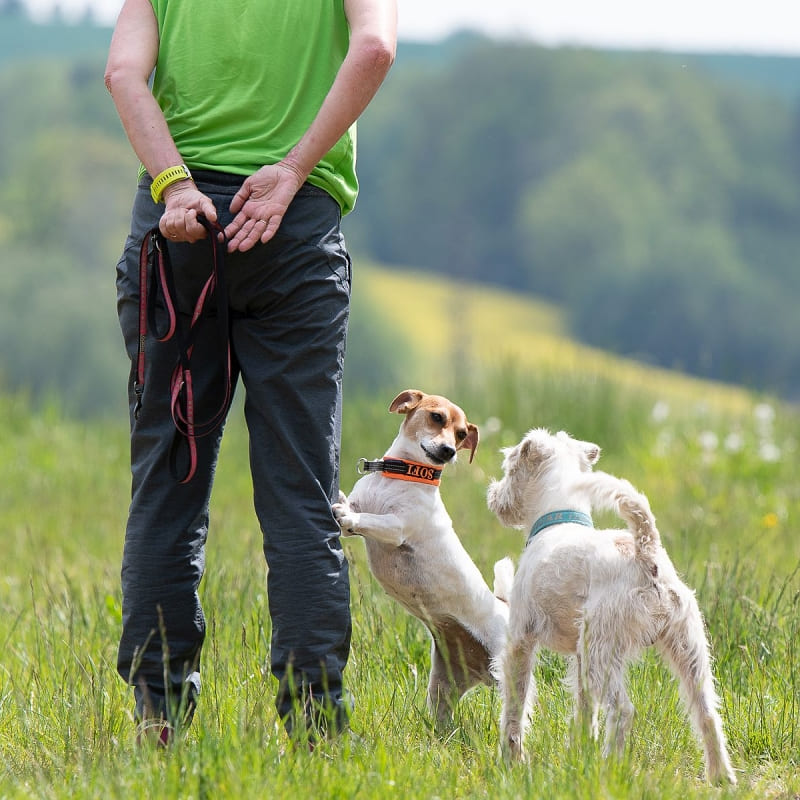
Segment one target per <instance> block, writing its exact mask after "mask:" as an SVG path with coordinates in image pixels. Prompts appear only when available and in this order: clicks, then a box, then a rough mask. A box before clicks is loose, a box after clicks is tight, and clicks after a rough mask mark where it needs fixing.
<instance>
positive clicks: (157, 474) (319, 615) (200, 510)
mask: <svg viewBox="0 0 800 800" xmlns="http://www.w3.org/2000/svg"><path fill="white" fill-rule="evenodd" d="M195 179H196V182H197V185H198V187H199V188H200V190H201V191H203V192H204V193H206V194H208V195H209V196H210V197H211V199H212V200H213V201H214V203H215V205H216V207H217V210H218V214H219V222H220V223H221V224H222V225H223V226H224V225H226V224H227V222H228V221H229V220H230V218H231V215H230V212H229V211H228V208H229V205H230V201H231V198H232V197H233V195H234V194H235V192H236V191H237V189H238V188H239V185H240V184H241V181H242V178H241V177H237V176H231V175H225V174H221V173H202V172H201V173H198V174H196V175H195ZM162 210H163V206H156V205H155V204H154V203H153V201H152V200H151V198H150V194H149V178H148V177H147V176H145V177H144V179H143V180H142V182H141V183H140V185H139V188H138V192H137V195H136V199H135V202H134V208H133V215H132V224H131V233H130V235H129V237H128V239H127V242H126V245H125V250H124V253H123V255H122V258H121V259H120V262H119V264H118V266H117V297H118V311H119V319H120V325H121V328H122V333H123V336H124V340H125V346H126V349H127V352H128V355H129V356H130V358H131V365H132V369H131V377H132V378H133V376H134V375H135V360H136V354H137V346H138V295H139V288H138V284H139V276H138V257H139V247H140V245H141V241H142V237H143V236H144V235H145V232H146V231H147V230H148V229H149V228H151V227H152V226H154V225H156V224H157V223H158V220H159V217H160V214H161V212H162ZM339 223H340V212H339V207H338V205H337V203H336V202H335V201H334V200H333V199H332V198H331V197H330V196H329V195H328V194H327V193H326V192H324V191H322V190H321V189H317V188H315V187H313V186H310V185H308V184H306V185H305V186H303V187H302V188H301V190H300V192H299V193H298V195H297V196H296V198H295V200H294V201H293V203H292V204H291V206H290V207H289V209H288V210H287V213H286V216H285V217H284V220H283V223H282V225H281V227H280V229H279V231H278V233H277V235H276V236H275V238H274V239H273V240H272V241H270V242H268V243H267V244H266V245H260V244H259V245H257V246H256V247H255V248H254V249H253V250H251V251H249V252H247V253H235V254H231V255H228V256H227V257H226V259H225V270H226V272H225V275H226V280H227V284H228V293H229V307H230V314H231V344H232V350H233V362H234V364H233V371H234V382H238V378H239V376H241V379H242V383H243V386H244V390H245V405H244V408H245V418H246V422H247V427H248V433H249V437H250V469H251V473H252V479H253V487H254V489H253V492H254V503H255V510H256V514H257V516H258V520H259V522H260V525H261V530H262V532H263V546H264V555H265V557H266V562H267V566H268V577H267V587H268V597H269V611H270V616H271V620H272V639H271V652H270V665H271V669H272V672H273V674H274V675H275V677H276V678H277V679H278V681H279V691H278V695H277V699H276V705H277V708H278V712H279V713H280V715H281V718H283V719H284V720H286V721H287V724H288V725H290V726H291V724H292V721H293V719H294V717H293V715H291V712H292V710H293V708H297V706H296V703H297V702H307V701H308V699H309V697H313V698H314V699H315V700H323V704H324V706H325V709H326V712H327V713H329V712H331V711H332V712H333V713H334V714H335V715H336V717H337V720H336V721H337V723H340V722H342V721H343V720H344V717H345V716H346V713H347V709H346V703H345V699H344V693H343V688H342V671H343V669H344V667H345V664H346V662H347V658H348V654H349V648H350V634H351V623H350V608H349V581H348V570H347V561H346V559H345V557H344V554H343V552H342V549H341V544H340V540H339V528H338V526H337V524H336V522H335V520H334V518H333V515H332V513H331V509H330V504H331V502H334V501H335V500H336V498H337V494H338V489H339V468H338V465H339V446H340V439H341V400H342V368H343V360H344V349H345V338H346V331H347V319H348V312H349V299H350V278H351V275H350V259H349V256H348V254H347V251H346V249H345V245H344V239H343V237H342V235H341V233H340V227H339ZM170 254H171V258H172V263H173V267H174V272H175V280H176V284H177V287H176V293H177V295H178V307H179V309H180V311H181V313H182V315H184V314H186V313H189V312H190V310H191V307H192V306H193V304H194V302H195V299H196V297H197V294H198V292H199V290H200V287H201V286H202V284H203V283H204V281H205V279H206V278H207V276H208V274H209V272H210V268H211V267H210V265H211V253H210V246H209V244H208V242H198V243H196V244H192V245H189V244H176V245H171V246H170ZM211 314H212V315H213V309H211ZM215 323H216V320H214V319H209V320H208V321H207V322H206V321H205V320H204V321H203V322H202V323H200V326H201V327H200V329H199V334H198V339H197V344H196V345H195V355H194V356H193V379H194V386H195V388H194V391H195V399H196V403H197V405H198V410H197V419H198V420H202V419H204V418H205V417H206V416H207V414H209V413H211V412H212V411H213V410H214V409H215V408H216V407H217V405H218V403H219V401H220V393H221V392H222V386H221V383H222V381H223V366H224V362H223V353H222V351H221V349H220V347H219V345H218V342H217V341H216V340H218V338H219V334H218V332H217V327H216V324H215ZM183 324H184V325H186V326H188V320H186V319H185V318H184V320H183ZM146 352H147V362H146V364H147V372H146V377H145V388H144V396H143V399H142V400H143V405H142V409H141V412H140V414H139V415H138V418H136V419H135V418H134V415H133V407H134V403H135V398H134V396H133V391H132V389H131V391H130V392H129V401H130V408H131V470H132V496H131V506H130V512H129V517H128V523H127V528H126V533H125V547H124V554H123V561H122V594H123V605H122V614H123V628H122V637H121V641H120V646H119V653H118V669H119V672H120V674H121V675H122V677H123V678H124V679H125V680H126V681H127V682H128V683H130V684H131V685H133V686H134V687H135V697H136V712H137V716H138V717H139V718H140V719H141V718H144V717H149V716H163V717H165V718H167V719H170V720H172V721H175V722H177V721H178V720H177V719H175V716H176V714H177V713H178V712H177V703H178V702H179V701H181V699H182V700H183V703H182V708H181V711H180V713H181V714H187V713H188V715H189V716H190V715H191V713H192V712H193V710H194V706H195V702H196V697H197V694H198V692H199V690H200V651H201V648H202V645H203V639H204V636H205V619H204V616H203V610H202V607H201V605H200V600H199V597H198V586H199V584H200V580H201V578H202V576H203V570H204V566H205V543H206V536H207V533H208V519H209V511H208V506H209V498H210V494H211V486H212V481H213V477H214V470H215V465H216V459H217V455H218V452H219V444H220V440H221V437H222V429H221V428H220V429H219V430H218V431H217V432H216V433H214V434H212V435H210V436H207V437H205V438H202V439H200V440H199V441H198V468H197V474H196V475H195V477H194V478H193V479H192V480H191V482H190V483H188V484H187V485H180V484H179V483H178V482H177V481H176V479H175V478H174V477H173V475H172V474H171V472H170V466H169V452H170V446H171V443H172V440H173V435H174V425H173V422H172V419H171V416H170V396H169V380H170V376H171V374H172V370H173V368H174V366H175V363H176V358H177V350H176V348H175V344H174V343H173V342H165V343H158V342H155V341H153V339H152V337H148V342H147V351H146ZM132 384H133V380H131V386H132ZM230 533H233V532H230ZM167 648H168V649H167ZM166 652H168V658H165V653H166ZM165 661H167V662H168V663H166V664H165ZM165 675H166V676H167V677H166V680H165ZM165 684H166V685H165Z"/></svg>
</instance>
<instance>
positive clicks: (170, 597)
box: [117, 184, 224, 721]
mask: <svg viewBox="0 0 800 800" xmlns="http://www.w3.org/2000/svg"><path fill="white" fill-rule="evenodd" d="M159 216H160V211H159V207H157V206H156V205H155V204H154V203H153V202H152V200H151V199H150V196H149V191H148V189H147V186H146V185H144V184H143V185H142V186H140V188H139V191H138V192H137V196H136V200H135V202H134V210H133V219H132V225H131V233H130V236H129V237H128V241H127V243H126V247H125V252H124V254H123V257H122V259H121V260H120V262H119V264H118V267H117V292H118V312H119V319H120V326H121V328H122V333H123V338H124V340H125V346H126V349H127V352H128V355H129V357H130V359H131V381H130V383H129V403H130V422H131V475H132V486H131V505H130V510H129V516H128V522H127V526H126V531H125V545H124V552H123V559H122V571H121V578H122V598H123V603H122V616H123V620H122V636H121V640H120V645H119V651H118V663H117V667H118V670H119V672H120V674H121V675H122V677H123V678H124V679H125V680H126V681H127V682H128V683H130V684H131V685H133V686H134V687H135V696H136V714H137V716H138V717H139V718H140V719H141V718H146V717H164V718H165V719H169V720H170V721H177V720H175V719H174V717H175V715H176V714H178V713H179V714H180V715H185V714H186V713H187V712H188V714H189V715H190V714H191V712H192V710H193V708H194V704H195V700H196V696H197V694H198V693H199V691H200V671H199V662H200V652H201V648H202V645H203V640H204V637H205V619H204V616H203V609H202V607H201V605H200V599H199V597H198V592H197V590H198V586H199V584H200V580H201V578H202V576H203V571H204V568H205V544H206V537H207V533H208V504H209V498H210V494H211V485H212V481H213V474H214V468H215V465H216V460H217V454H218V451H219V444H220V440H221V436H222V429H221V428H220V429H219V430H218V431H217V432H215V433H214V434H212V435H211V436H208V437H204V438H201V439H199V440H198V466H197V473H196V476H195V477H194V478H193V479H192V481H191V482H190V483H188V484H187V485H181V484H180V483H178V481H177V480H176V479H175V477H174V475H173V474H172V471H171V469H170V450H171V447H172V444H173V439H174V436H175V426H174V424H173V421H172V416H171V407H170V406H171V403H170V391H169V383H170V378H171V375H172V371H173V368H174V367H175V364H176V362H177V349H176V345H175V343H174V342H172V341H169V342H164V343H159V342H156V341H154V339H153V337H152V336H149V337H148V341H147V350H146V373H145V381H144V395H143V398H142V408H141V411H140V413H139V415H138V418H134V415H133V407H134V402H135V397H134V396H133V390H132V384H133V377H134V375H135V368H136V355H137V349H138V335H139V330H138V313H139V312H138V298H139V275H138V256H139V247H140V244H141V241H142V238H143V236H144V235H145V233H146V232H147V230H148V229H149V228H151V227H152V226H153V225H155V224H157V222H158V219H159ZM170 252H171V254H172V256H173V263H174V267H175V278H176V282H177V283H178V284H179V285H180V287H181V289H180V290H179V291H178V293H179V295H181V298H180V302H179V303H178V308H179V313H180V316H181V324H182V325H184V327H185V328H188V324H189V319H188V318H187V317H188V314H187V312H188V311H189V308H188V307H187V299H186V298H188V297H190V296H196V295H197V292H198V291H199V288H198V287H199V284H202V282H203V280H204V279H205V277H207V275H208V274H209V269H210V248H207V246H206V245H205V244H199V245H180V244H179V245H174V246H172V245H170ZM196 262H199V263H196ZM184 295H185V296H184ZM218 338H219V337H218V333H217V328H216V324H215V320H214V319H209V320H203V321H202V322H201V323H200V327H199V328H198V337H197V344H196V345H195V352H196V353H197V354H198V356H197V357H196V358H195V359H194V364H193V367H194V368H193V378H194V390H195V396H196V400H197V404H198V408H197V418H198V419H202V418H204V415H206V414H208V413H211V408H210V406H213V405H214V404H215V402H218V401H219V399H220V392H221V391H222V389H221V387H222V385H223V380H224V376H223V367H224V363H223V361H222V357H221V354H220V352H219V344H218ZM206 354H207V355H208V357H207V358H206V357H203V356H204V355H206Z"/></svg>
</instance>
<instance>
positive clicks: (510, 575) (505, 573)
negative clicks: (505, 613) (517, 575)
mask: <svg viewBox="0 0 800 800" xmlns="http://www.w3.org/2000/svg"><path fill="white" fill-rule="evenodd" d="M513 583H514V562H513V561H512V560H511V559H510V558H508V556H506V557H505V558H501V559H500V560H499V561H498V562H496V563H495V565H494V596H495V597H496V598H497V599H498V600H502V601H503V602H504V603H508V602H510V600H511V586H512V585H513Z"/></svg>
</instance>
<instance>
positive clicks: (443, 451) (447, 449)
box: [439, 444, 456, 461]
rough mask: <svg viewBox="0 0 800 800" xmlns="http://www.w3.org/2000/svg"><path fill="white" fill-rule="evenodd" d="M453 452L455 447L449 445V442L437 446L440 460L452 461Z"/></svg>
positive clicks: (454, 452)
mask: <svg viewBox="0 0 800 800" xmlns="http://www.w3.org/2000/svg"><path fill="white" fill-rule="evenodd" d="M455 454H456V449H455V447H451V446H450V445H449V444H443V445H442V446H441V447H440V448H439V458H441V459H442V461H452V460H453V457H454V456H455Z"/></svg>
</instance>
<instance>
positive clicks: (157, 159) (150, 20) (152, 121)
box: [105, 0, 217, 242]
mask: <svg viewBox="0 0 800 800" xmlns="http://www.w3.org/2000/svg"><path fill="white" fill-rule="evenodd" d="M158 41H159V38H158V23H157V21H156V17H155V13H154V12H153V7H152V6H151V5H150V0H125V4H124V5H123V6H122V10H121V11H120V14H119V18H118V19H117V24H116V26H115V28H114V34H113V36H112V37H111V46H110V48H109V52H108V62H107V64H106V70H105V82H106V88H107V89H108V91H109V92H110V93H111V97H112V98H113V100H114V105H115V106H116V109H117V113H118V114H119V118H120V121H121V122H122V127H123V128H124V129H125V133H126V134H127V136H128V140H129V141H130V143H131V146H132V147H133V150H134V152H135V153H136V155H137V156H138V157H139V159H140V160H141V162H142V164H144V166H145V169H147V171H148V172H149V173H150V175H152V176H153V177H155V176H157V175H158V174H159V173H161V172H162V171H163V170H165V169H167V168H168V167H174V166H177V165H179V164H181V163H182V162H183V159H182V158H181V155H180V153H179V152H178V149H177V147H176V146H175V142H174V141H173V140H172V136H171V135H170V132H169V128H168V127H167V123H166V120H165V119H164V115H163V114H162V113H161V109H160V108H159V105H158V103H157V102H156V99H155V98H154V97H153V94H152V92H151V91H150V87H149V85H148V80H149V78H150V74H151V73H152V71H153V69H154V68H155V65H156V60H157V58H158ZM163 199H164V203H165V204H166V210H165V211H164V214H163V215H162V217H161V220H160V221H159V227H160V228H161V232H162V233H163V234H164V235H165V236H168V237H169V238H171V239H173V240H177V241H187V242H193V241H196V240H197V239H201V238H203V237H204V236H205V235H206V231H205V228H204V227H203V226H202V225H201V224H200V223H199V222H197V215H198V214H200V213H202V214H204V215H205V216H206V217H207V218H208V219H209V220H212V221H216V219H217V212H216V209H215V208H214V204H213V203H212V202H211V200H210V198H208V197H207V196H206V195H204V194H203V193H202V192H200V191H199V190H198V189H197V187H196V186H195V185H194V183H193V182H192V181H191V180H188V179H186V180H182V181H178V182H176V183H173V184H170V185H169V186H167V187H166V188H165V189H164V192H163Z"/></svg>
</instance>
